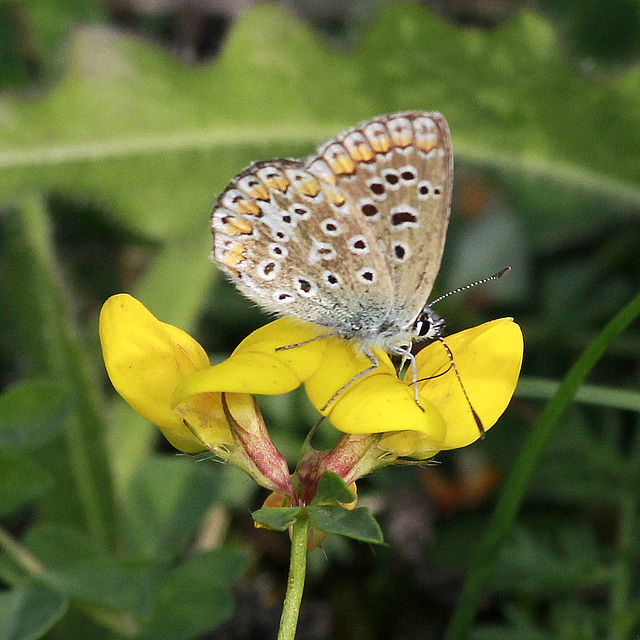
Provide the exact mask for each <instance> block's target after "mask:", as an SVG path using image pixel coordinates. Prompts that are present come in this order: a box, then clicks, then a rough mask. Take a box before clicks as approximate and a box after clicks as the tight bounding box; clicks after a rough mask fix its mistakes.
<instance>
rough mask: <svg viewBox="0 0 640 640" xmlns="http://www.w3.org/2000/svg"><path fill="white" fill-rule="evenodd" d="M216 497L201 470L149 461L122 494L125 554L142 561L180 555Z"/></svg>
mask: <svg viewBox="0 0 640 640" xmlns="http://www.w3.org/2000/svg"><path fill="white" fill-rule="evenodd" d="M217 495H218V488H217V483H216V480H215V478H214V477H213V475H212V474H211V473H210V472H209V470H208V469H207V468H206V465H204V464H199V463H196V462H195V461H194V460H192V459H189V458H182V457H181V458H178V457H175V456H172V457H169V456H156V457H154V458H151V459H150V460H148V461H147V462H146V463H145V465H144V467H142V468H141V469H140V471H139V472H138V473H137V474H136V476H135V477H134V479H133V480H132V482H131V483H130V485H129V487H128V488H127V492H126V495H125V502H124V513H125V519H126V523H127V528H126V529H127V530H126V535H127V536H128V546H129V551H130V553H132V554H135V555H137V556H138V555H139V556H142V557H146V558H157V557H171V556H174V555H175V554H177V553H180V552H181V551H182V550H183V549H184V548H185V546H186V545H187V544H188V543H189V542H190V541H191V540H192V538H193V537H194V535H195V533H196V531H197V530H198V528H199V527H200V521H201V520H202V518H203V517H204V515H205V514H206V513H207V511H208V510H209V509H210V508H211V507H212V505H213V504H214V501H215V500H216V497H217Z"/></svg>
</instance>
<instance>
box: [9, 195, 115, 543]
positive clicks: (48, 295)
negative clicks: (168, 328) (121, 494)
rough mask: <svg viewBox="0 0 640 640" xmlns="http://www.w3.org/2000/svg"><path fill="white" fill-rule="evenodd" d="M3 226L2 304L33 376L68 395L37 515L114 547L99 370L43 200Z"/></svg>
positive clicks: (45, 461) (47, 459)
mask: <svg viewBox="0 0 640 640" xmlns="http://www.w3.org/2000/svg"><path fill="white" fill-rule="evenodd" d="M3 222H4V223H5V226H4V229H5V233H4V234H3V240H4V241H5V242H4V244H3V246H2V250H3V263H4V267H5V271H6V272H7V277H6V280H7V282H6V286H7V291H8V295H7V296H6V298H3V306H4V307H5V309H6V310H7V312H8V313H9V314H10V315H11V319H12V323H11V324H10V325H9V326H10V329H11V330H12V332H13V333H15V339H16V341H17V342H19V343H20V346H21V347H22V350H21V352H20V357H21V358H22V359H23V360H24V362H25V366H26V367H27V369H28V370H29V371H30V374H31V375H33V376H44V377H46V378H47V379H50V380H55V381H56V382H60V384H61V385H63V386H64V388H65V389H67V390H68V391H69V394H70V405H69V406H70V411H69V416H68V418H67V420H66V421H65V425H64V432H63V433H64V437H62V436H61V437H59V438H57V439H56V441H55V443H51V444H50V446H48V447H47V448H46V449H44V450H43V451H42V452H41V456H40V458H39V461H40V462H41V464H42V465H43V467H45V468H46V469H47V470H48V471H50V472H51V474H52V476H53V477H54V479H55V484H54V486H53V490H52V492H51V494H50V495H49V496H48V500H47V501H46V502H43V503H41V504H40V505H39V507H40V511H41V513H42V514H43V516H44V517H45V518H46V519H47V520H49V521H55V522H59V523H65V524H73V525H75V526H77V527H78V528H81V529H84V530H87V531H89V532H90V535H91V536H92V538H93V539H94V540H95V541H96V542H97V543H98V544H101V545H103V546H104V547H105V548H106V547H109V546H110V545H112V544H113V545H114V546H115V535H116V531H115V521H116V518H115V505H114V503H113V491H112V479H111V467H110V464H109V461H108V459H107V452H106V447H105V434H106V431H107V421H106V419H105V416H104V408H103V406H102V400H101V398H100V387H99V385H98V381H97V379H96V377H95V370H94V366H93V363H92V361H91V359H90V356H89V352H88V350H87V347H86V345H85V344H84V342H83V340H82V339H81V337H80V334H79V329H78V324H77V322H76V318H75V313H74V311H75V310H74V306H73V305H70V304H69V291H68V289H67V288H66V287H65V286H64V285H63V278H62V272H61V269H60V265H59V263H58V259H57V256H56V251H55V246H54V237H53V236H54V234H53V229H52V226H51V221H50V219H49V217H48V211H47V208H46V204H45V202H44V199H43V198H40V197H38V196H33V195H30V196H26V197H24V198H23V199H22V200H21V202H20V207H19V208H18V209H16V210H11V211H9V212H8V214H7V215H6V216H4V217H3ZM3 293H4V291H3Z"/></svg>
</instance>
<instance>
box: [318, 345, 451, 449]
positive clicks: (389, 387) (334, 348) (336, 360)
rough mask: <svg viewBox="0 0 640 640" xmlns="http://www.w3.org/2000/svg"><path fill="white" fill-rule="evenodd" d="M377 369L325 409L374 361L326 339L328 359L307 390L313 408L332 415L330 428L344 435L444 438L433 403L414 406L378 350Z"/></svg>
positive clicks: (438, 440) (354, 347)
mask: <svg viewBox="0 0 640 640" xmlns="http://www.w3.org/2000/svg"><path fill="white" fill-rule="evenodd" d="M375 356H376V358H377V359H378V362H379V366H378V367H377V368H376V369H375V370H374V371H373V372H372V373H370V374H368V375H367V376H365V377H363V378H362V379H360V380H355V381H354V382H353V383H352V384H350V385H349V386H348V387H347V388H346V389H344V390H343V391H341V392H340V395H339V396H338V397H337V398H335V400H334V401H333V402H332V403H331V404H330V405H329V407H328V409H327V410H324V407H325V405H326V404H327V403H328V402H329V400H330V399H331V398H333V397H334V396H335V394H336V393H337V392H338V391H339V390H340V389H342V388H343V387H344V385H346V384H348V383H349V382H351V381H352V380H353V379H354V377H355V376H356V375H358V374H359V373H361V372H363V371H366V370H367V369H368V368H369V367H370V366H371V362H370V360H369V358H367V356H365V355H364V354H363V353H362V351H361V350H359V349H358V347H357V345H355V344H354V343H353V342H350V341H345V340H340V339H337V338H330V339H327V349H326V352H325V357H324V359H323V360H322V363H321V364H320V366H319V367H318V369H317V370H316V371H315V372H314V373H313V374H312V375H311V376H310V377H309V378H308V379H307V381H306V382H305V388H306V391H307V395H308V396H309V399H310V400H311V402H312V403H313V405H314V406H315V407H316V409H318V411H320V412H321V413H324V414H325V415H327V416H328V417H329V420H330V421H331V424H333V426H334V427H336V429H339V430H340V431H343V432H344V433H356V434H365V433H380V432H386V431H400V430H404V429H414V430H417V431H420V432H421V433H423V434H425V435H426V436H427V437H428V438H429V439H432V440H433V443H434V446H436V443H437V444H439V445H440V444H442V441H443V440H444V432H445V424H444V421H443V420H442V417H441V416H440V414H439V413H438V411H437V410H436V409H435V407H434V406H433V405H432V404H430V403H429V402H425V403H423V405H424V406H423V409H424V410H423V409H421V408H420V407H418V405H417V404H416V402H415V399H414V395H413V390H412V389H409V388H408V387H407V386H406V385H405V384H403V383H402V382H401V381H400V380H398V377H397V376H396V371H395V368H394V366H393V363H392V362H391V360H390V358H389V356H387V354H386V353H384V352H383V351H380V350H375Z"/></svg>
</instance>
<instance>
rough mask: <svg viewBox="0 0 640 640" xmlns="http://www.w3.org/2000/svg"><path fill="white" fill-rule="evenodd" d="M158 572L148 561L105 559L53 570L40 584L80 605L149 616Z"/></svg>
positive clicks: (156, 567) (45, 575) (157, 568)
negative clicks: (45, 584)
mask: <svg viewBox="0 0 640 640" xmlns="http://www.w3.org/2000/svg"><path fill="white" fill-rule="evenodd" d="M158 572H159V567H158V566H157V565H154V564H153V563H150V562H148V561H141V560H117V559H112V558H104V559H100V560H94V561H83V562H81V563H78V564H75V565H68V566H65V567H60V568H57V569H52V570H51V571H48V572H47V573H46V574H44V575H43V576H42V580H43V581H46V583H47V584H48V585H49V586H51V587H54V588H56V589H58V590H60V591H62V592H63V593H64V594H65V595H67V596H68V597H69V598H71V599H73V600H78V601H79V602H82V603H86V604H93V605H99V606H101V607H106V608H108V609H115V610H117V611H126V612H129V613H133V614H136V615H149V613H150V612H151V607H152V594H153V589H154V587H155V583H156V580H157V575H158Z"/></svg>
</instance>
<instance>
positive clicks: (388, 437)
mask: <svg viewBox="0 0 640 640" xmlns="http://www.w3.org/2000/svg"><path fill="white" fill-rule="evenodd" d="M441 419H442V418H441ZM442 422H443V424H444V420H443V421H442ZM443 441H444V433H443V439H442V440H441V441H439V442H438V441H437V440H436V439H434V438H432V437H430V436H427V435H425V434H424V433H420V432H419V431H400V432H399V433H387V434H385V435H383V436H382V438H380V441H379V442H378V447H380V449H384V450H385V451H388V452H389V453H391V454H393V455H395V456H401V457H408V458H416V459H418V460H428V459H429V458H433V456H435V455H436V453H438V451H440V450H441V449H442V446H443Z"/></svg>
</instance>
